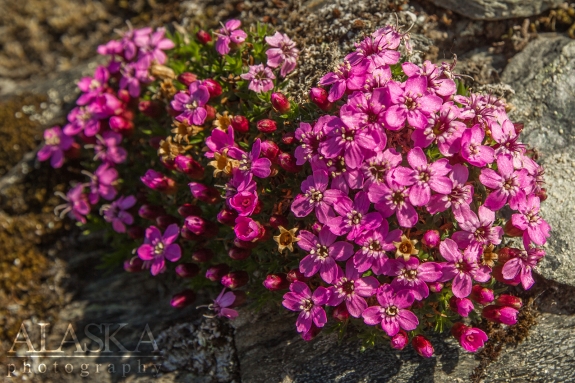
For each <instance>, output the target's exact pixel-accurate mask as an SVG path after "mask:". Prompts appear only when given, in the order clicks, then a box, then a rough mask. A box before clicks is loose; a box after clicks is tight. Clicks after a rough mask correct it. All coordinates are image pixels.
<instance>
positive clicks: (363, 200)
mask: <svg viewBox="0 0 575 383" xmlns="http://www.w3.org/2000/svg"><path fill="white" fill-rule="evenodd" d="M370 206H371V204H370V202H369V197H368V196H367V193H365V192H359V193H357V194H356V195H355V199H354V201H353V202H352V201H351V199H349V198H348V197H341V198H338V200H337V202H336V203H334V205H333V208H334V209H335V211H336V212H337V213H338V214H339V215H340V216H339V217H336V218H332V219H330V220H329V221H328V222H326V225H328V226H329V229H330V230H331V232H332V233H334V234H335V235H343V234H347V240H348V241H353V240H354V239H355V238H357V237H358V236H359V235H360V234H362V233H364V232H366V231H369V230H373V229H376V228H378V227H379V226H380V225H381V222H382V220H383V219H382V218H381V215H380V214H379V213H377V212H372V213H368V212H369V208H370Z"/></svg>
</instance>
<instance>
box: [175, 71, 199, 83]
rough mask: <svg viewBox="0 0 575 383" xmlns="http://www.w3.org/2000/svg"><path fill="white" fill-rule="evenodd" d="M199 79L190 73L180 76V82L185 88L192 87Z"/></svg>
mask: <svg viewBox="0 0 575 383" xmlns="http://www.w3.org/2000/svg"><path fill="white" fill-rule="evenodd" d="M197 79H198V76H196V75H195V74H193V73H190V72H184V73H182V74H180V75H179V76H178V81H179V82H180V83H181V84H183V85H185V86H190V84H191V83H193V82H195V81H196V80H197Z"/></svg>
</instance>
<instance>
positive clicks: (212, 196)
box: [188, 182, 220, 204]
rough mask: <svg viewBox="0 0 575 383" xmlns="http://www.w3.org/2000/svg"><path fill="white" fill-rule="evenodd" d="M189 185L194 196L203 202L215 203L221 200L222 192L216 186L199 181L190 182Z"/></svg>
mask: <svg viewBox="0 0 575 383" xmlns="http://www.w3.org/2000/svg"><path fill="white" fill-rule="evenodd" d="M188 186H190V191H191V192H192V195H193V196H194V198H197V199H199V200H200V201H202V202H205V203H208V204H214V203H216V202H218V201H219V200H220V192H219V191H218V189H216V188H214V187H211V186H206V185H204V184H201V183H198V182H190V183H189V184H188Z"/></svg>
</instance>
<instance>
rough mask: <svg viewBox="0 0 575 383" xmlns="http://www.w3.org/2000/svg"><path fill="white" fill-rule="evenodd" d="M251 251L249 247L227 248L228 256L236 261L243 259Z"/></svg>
mask: <svg viewBox="0 0 575 383" xmlns="http://www.w3.org/2000/svg"><path fill="white" fill-rule="evenodd" d="M251 253H252V251H251V250H250V249H241V248H239V247H235V246H234V247H232V248H230V250H228V255H229V256H230V258H231V259H234V260H236V261H243V260H244V259H247V258H248V257H249V256H250V254H251Z"/></svg>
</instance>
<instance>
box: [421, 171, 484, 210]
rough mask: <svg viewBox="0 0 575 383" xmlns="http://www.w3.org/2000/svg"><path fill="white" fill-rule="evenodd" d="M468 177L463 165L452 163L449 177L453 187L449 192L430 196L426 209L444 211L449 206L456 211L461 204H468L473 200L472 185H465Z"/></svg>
mask: <svg viewBox="0 0 575 383" xmlns="http://www.w3.org/2000/svg"><path fill="white" fill-rule="evenodd" d="M468 177H469V170H468V169H467V167H466V166H465V165H461V164H456V165H453V169H452V170H451V174H450V175H449V179H451V182H452V185H453V189H452V190H451V193H449V194H447V195H445V194H435V195H432V196H431V199H430V200H429V205H427V211H428V212H429V213H431V214H436V213H438V212H442V211H445V210H447V209H449V208H450V207H451V210H452V211H453V212H454V213H456V212H458V211H459V210H460V209H461V208H462V206H468V205H469V204H471V202H472V201H473V186H472V185H466V184H465V183H466V182H467V178H468Z"/></svg>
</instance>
